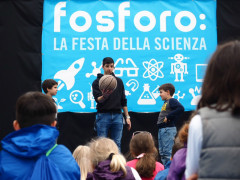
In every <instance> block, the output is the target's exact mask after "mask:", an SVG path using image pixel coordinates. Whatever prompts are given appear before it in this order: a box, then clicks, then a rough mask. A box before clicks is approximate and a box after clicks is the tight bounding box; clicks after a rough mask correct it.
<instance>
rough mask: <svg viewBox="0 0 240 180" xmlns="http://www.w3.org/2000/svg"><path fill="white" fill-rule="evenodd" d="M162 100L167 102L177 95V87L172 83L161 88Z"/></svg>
mask: <svg viewBox="0 0 240 180" xmlns="http://www.w3.org/2000/svg"><path fill="white" fill-rule="evenodd" d="M159 91H160V96H161V98H162V100H167V99H169V98H171V97H172V96H173V94H174V93H175V87H174V86H173V85H172V84H171V83H166V84H163V85H161V86H160V87H159Z"/></svg>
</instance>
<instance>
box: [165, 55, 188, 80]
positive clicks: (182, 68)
mask: <svg viewBox="0 0 240 180" xmlns="http://www.w3.org/2000/svg"><path fill="white" fill-rule="evenodd" d="M169 59H174V60H175V61H177V62H175V63H171V72H170V74H174V73H175V80H174V81H175V82H179V81H181V82H183V81H184V79H183V73H184V74H188V71H187V63H183V62H182V60H183V59H189V57H184V56H183V55H182V54H176V55H175V56H174V57H170V58H169ZM178 74H180V75H181V79H180V80H179V79H178Z"/></svg>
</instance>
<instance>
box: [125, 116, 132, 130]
mask: <svg viewBox="0 0 240 180" xmlns="http://www.w3.org/2000/svg"><path fill="white" fill-rule="evenodd" d="M126 123H127V125H128V130H129V131H130V129H131V126H132V125H131V120H130V118H126Z"/></svg>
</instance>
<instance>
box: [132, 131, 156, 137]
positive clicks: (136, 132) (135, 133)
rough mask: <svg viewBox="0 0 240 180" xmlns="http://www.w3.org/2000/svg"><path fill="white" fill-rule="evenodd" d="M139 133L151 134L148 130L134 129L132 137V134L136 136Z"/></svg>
mask: <svg viewBox="0 0 240 180" xmlns="http://www.w3.org/2000/svg"><path fill="white" fill-rule="evenodd" d="M140 133H147V134H149V135H151V136H152V134H151V133H150V132H148V131H135V132H134V133H133V135H132V137H133V136H136V135H137V134H140Z"/></svg>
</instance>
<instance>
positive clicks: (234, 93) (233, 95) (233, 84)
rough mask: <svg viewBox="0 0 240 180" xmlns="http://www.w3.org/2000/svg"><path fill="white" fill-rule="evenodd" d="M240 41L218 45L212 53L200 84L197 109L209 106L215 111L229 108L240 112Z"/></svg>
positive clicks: (235, 113)
mask: <svg viewBox="0 0 240 180" xmlns="http://www.w3.org/2000/svg"><path fill="white" fill-rule="evenodd" d="M239 70H240V41H231V42H228V43H225V44H223V45H219V46H218V47H217V50H216V51H215V53H214V54H213V55H212V57H211V59H210V62H209V63H208V67H207V70H206V74H205V77H204V81H203V85H202V96H201V99H200V101H199V103H198V107H197V109H200V108H202V107H209V108H212V109H216V110H217V111H226V110H227V109H231V111H232V114H233V115H237V114H239V113H240V86H239V84H240V73H239Z"/></svg>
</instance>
